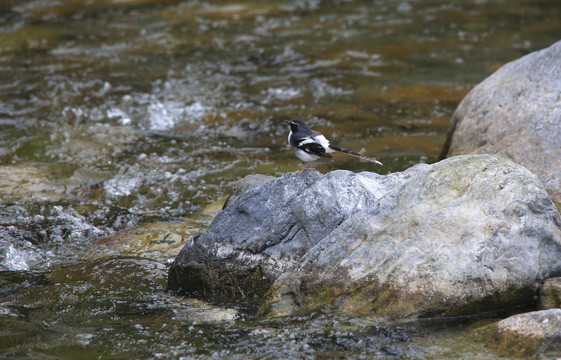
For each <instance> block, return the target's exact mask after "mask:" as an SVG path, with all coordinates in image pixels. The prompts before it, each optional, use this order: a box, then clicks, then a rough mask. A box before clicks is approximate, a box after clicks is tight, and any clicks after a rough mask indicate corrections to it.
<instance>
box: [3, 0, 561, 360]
mask: <svg viewBox="0 0 561 360" xmlns="http://www.w3.org/2000/svg"><path fill="white" fill-rule="evenodd" d="M559 19H561V3H560V2H559V1H557V0H542V1H539V2H536V1H530V0H527V1H522V0H513V1H508V2H506V1H503V0H479V1H460V0H453V1H446V2H441V1H406V0H404V1H391V0H373V1H350V0H348V1H343V0H339V1H320V0H308V1H292V2H273V1H254V0H249V1H243V2H233V1H178V0H3V1H2V2H0V162H1V163H0V175H1V177H0V195H1V202H0V358H21V359H43V358H44V359H47V358H48V359H59V358H60V359H74V358H81V359H94V358H127V359H129V358H139V359H140V358H146V359H156V358H163V359H190V358H225V359H230V358H239V359H245V358H248V357H249V358H333V357H350V358H357V359H359V358H360V359H362V358H368V359H370V358H388V357H389V358H425V357H427V358H440V359H449V358H473V357H480V358H482V357H487V358H497V359H498V358H501V355H500V354H498V353H494V352H492V351H491V350H489V349H487V348H485V347H484V346H483V345H481V344H478V343H477V342H473V341H464V340H465V338H466V337H469V335H467V334H469V330H468V329H471V328H473V327H474V326H475V325H474V324H477V323H478V321H486V320H481V319H478V320H475V322H474V319H453V320H450V319H446V320H442V321H435V322H428V323H400V324H393V325H389V324H384V325H382V324H380V323H379V322H378V320H376V319H375V318H372V319H367V318H366V319H349V318H333V317H329V316H324V315H317V316H314V317H310V318H290V319H285V320H284V321H272V320H256V319H254V318H253V317H252V311H251V309H247V308H245V307H244V306H243V305H242V304H210V303H205V302H201V301H199V300H195V299H187V298H184V297H181V296H176V295H174V294H170V293H168V292H166V291H165V289H166V281H167V269H168V266H169V263H170V262H171V261H172V260H173V258H174V256H175V254H177V253H178V251H179V250H180V249H181V247H182V245H183V244H185V242H186V241H187V240H188V239H189V238H190V237H191V236H193V235H194V234H196V233H197V232H198V231H201V230H204V229H205V228H206V227H207V226H208V224H209V223H210V221H211V220H212V218H213V216H214V215H215V214H216V212H217V211H219V209H220V207H221V205H222V203H223V202H224V200H225V199H226V197H227V196H228V194H229V192H230V190H231V189H232V185H233V183H234V182H235V181H236V180H238V179H240V178H242V177H243V176H245V175H248V174H270V175H275V176H279V175H282V174H283V173H286V172H289V171H298V170H300V169H301V168H302V166H303V164H301V162H300V161H299V160H298V159H297V158H296V157H295V156H294V154H293V153H292V152H291V151H290V149H289V147H288V145H287V142H286V137H287V135H288V128H287V126H286V124H284V123H283V121H282V120H284V119H302V120H304V121H306V122H307V123H308V124H309V125H310V126H312V127H313V128H315V129H318V130H321V131H322V133H324V134H325V135H326V136H327V137H328V138H330V139H331V140H332V142H333V143H335V144H337V145H340V146H343V147H346V148H350V149H352V150H355V151H361V152H362V153H364V154H366V155H368V156H374V157H376V158H378V159H379V160H380V161H382V162H383V163H384V165H383V166H377V165H373V164H371V163H368V162H363V161H358V160H357V159H356V158H353V157H350V156H346V155H344V154H340V155H338V156H337V157H336V159H335V161H334V162H333V163H318V164H316V165H315V166H316V168H317V169H318V170H320V171H322V172H327V171H331V170H335V169H347V170H351V171H376V172H378V173H381V174H386V173H389V172H395V171H402V170H404V169H406V168H408V167H410V166H412V165H414V164H417V163H421V162H426V163H432V162H435V161H437V159H438V156H439V154H440V150H441V148H442V145H443V144H444V141H445V137H446V131H447V127H448V123H449V120H450V117H451V115H452V113H453V112H454V110H455V108H456V106H457V105H458V103H459V102H460V101H461V99H462V98H463V96H465V94H467V92H468V91H469V90H470V89H471V88H473V86H475V85H476V84H477V83H478V82H480V81H482V80H483V79H484V78H486V77H487V76H489V75H490V74H491V73H492V72H493V71H495V70H496V69H498V68H499V67H500V66H502V65H503V64H505V63H506V62H508V61H511V60H514V59H517V58H519V57H521V56H523V55H525V54H527V53H529V52H532V51H535V50H538V49H541V48H544V47H547V46H549V45H550V44H552V43H553V42H555V41H557V40H559V35H560V34H561V21H560V20H559ZM214 305H221V306H222V307H216V306H214ZM451 324H453V325H454V326H451ZM458 324H460V325H459V326H458ZM464 328H465V329H466V330H465V331H464V330H462V329H464ZM451 329H454V330H451ZM458 329H460V330H458Z"/></svg>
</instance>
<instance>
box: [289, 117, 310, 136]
mask: <svg viewBox="0 0 561 360" xmlns="http://www.w3.org/2000/svg"><path fill="white" fill-rule="evenodd" d="M283 121H284V122H285V123H287V124H288V125H290V130H292V132H293V133H295V132H296V131H298V129H307V128H308V127H307V126H306V124H304V122H303V121H302V120H283Z"/></svg>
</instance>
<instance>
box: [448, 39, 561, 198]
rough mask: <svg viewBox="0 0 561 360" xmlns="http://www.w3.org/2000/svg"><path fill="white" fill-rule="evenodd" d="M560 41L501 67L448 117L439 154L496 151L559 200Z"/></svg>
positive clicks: (560, 164)
mask: <svg viewBox="0 0 561 360" xmlns="http://www.w3.org/2000/svg"><path fill="white" fill-rule="evenodd" d="M559 59H561V41H559V42H557V43H555V44H553V45H552V46H550V47H549V48H547V49H544V50H541V51H536V52H533V53H531V54H529V55H527V56H524V57H523V58H520V59H518V60H516V61H513V62H510V63H508V64H506V65H504V66H503V67H502V68H501V69H499V70H498V71H497V72H495V73H494V74H493V75H491V76H490V77H488V78H487V79H485V80H484V81H483V82H482V83H480V84H479V85H477V86H476V87H475V88H474V89H473V90H472V91H471V92H470V93H469V94H468V95H467V96H466V97H465V98H464V99H463V100H462V102H461V103H460V105H459V106H458V108H457V110H456V112H455V113H454V115H453V116H452V120H451V122H450V128H449V132H448V139H447V142H446V145H445V146H444V149H443V152H442V156H443V157H444V156H455V155H460V154H469V153H487V154H498V155H500V156H502V157H505V158H508V159H511V160H512V161H514V162H516V163H518V164H521V165H524V166H525V167H526V168H528V169H529V170H530V171H532V172H533V173H534V174H536V175H538V177H539V178H540V180H541V181H542V182H543V183H544V186H545V188H546V190H547V191H548V192H549V194H550V196H551V197H552V199H553V200H555V201H557V202H561V172H559V169H560V168H561V103H560V102H559V94H560V93H561V81H560V80H559V71H560V68H559V66H560V60H559Z"/></svg>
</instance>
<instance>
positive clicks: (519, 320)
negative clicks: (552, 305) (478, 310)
mask: <svg viewBox="0 0 561 360" xmlns="http://www.w3.org/2000/svg"><path fill="white" fill-rule="evenodd" d="M497 327H498V334H499V341H500V342H501V345H502V346H501V347H503V348H505V349H508V350H509V352H511V353H515V354H519V355H523V356H524V355H525V356H536V355H544V353H549V354H550V355H553V356H556V355H561V354H560V353H559V352H560V351H561V309H549V310H542V311H533V312H529V313H524V314H518V315H514V316H511V317H509V318H506V319H504V320H501V321H499V323H498V325H497ZM547 358H552V357H551V356H547Z"/></svg>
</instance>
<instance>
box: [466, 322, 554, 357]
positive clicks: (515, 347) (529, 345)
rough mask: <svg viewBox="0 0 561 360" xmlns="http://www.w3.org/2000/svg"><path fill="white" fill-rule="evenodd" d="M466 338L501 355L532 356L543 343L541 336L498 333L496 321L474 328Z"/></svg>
mask: <svg viewBox="0 0 561 360" xmlns="http://www.w3.org/2000/svg"><path fill="white" fill-rule="evenodd" d="M468 338H469V340H471V341H475V342H481V343H484V344H485V345H486V346H487V347H488V348H490V349H492V350H493V351H495V352H497V353H499V354H501V355H503V356H516V357H534V356H535V355H537V353H538V351H539V350H540V348H541V347H542V345H543V344H544V340H543V339H542V338H537V337H529V336H522V335H520V334H518V333H516V332H513V331H505V332H502V333H499V329H498V326H497V323H492V324H489V325H485V326H482V327H479V328H476V329H475V330H474V331H473V332H472V333H471V334H470V335H469V336H468Z"/></svg>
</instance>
